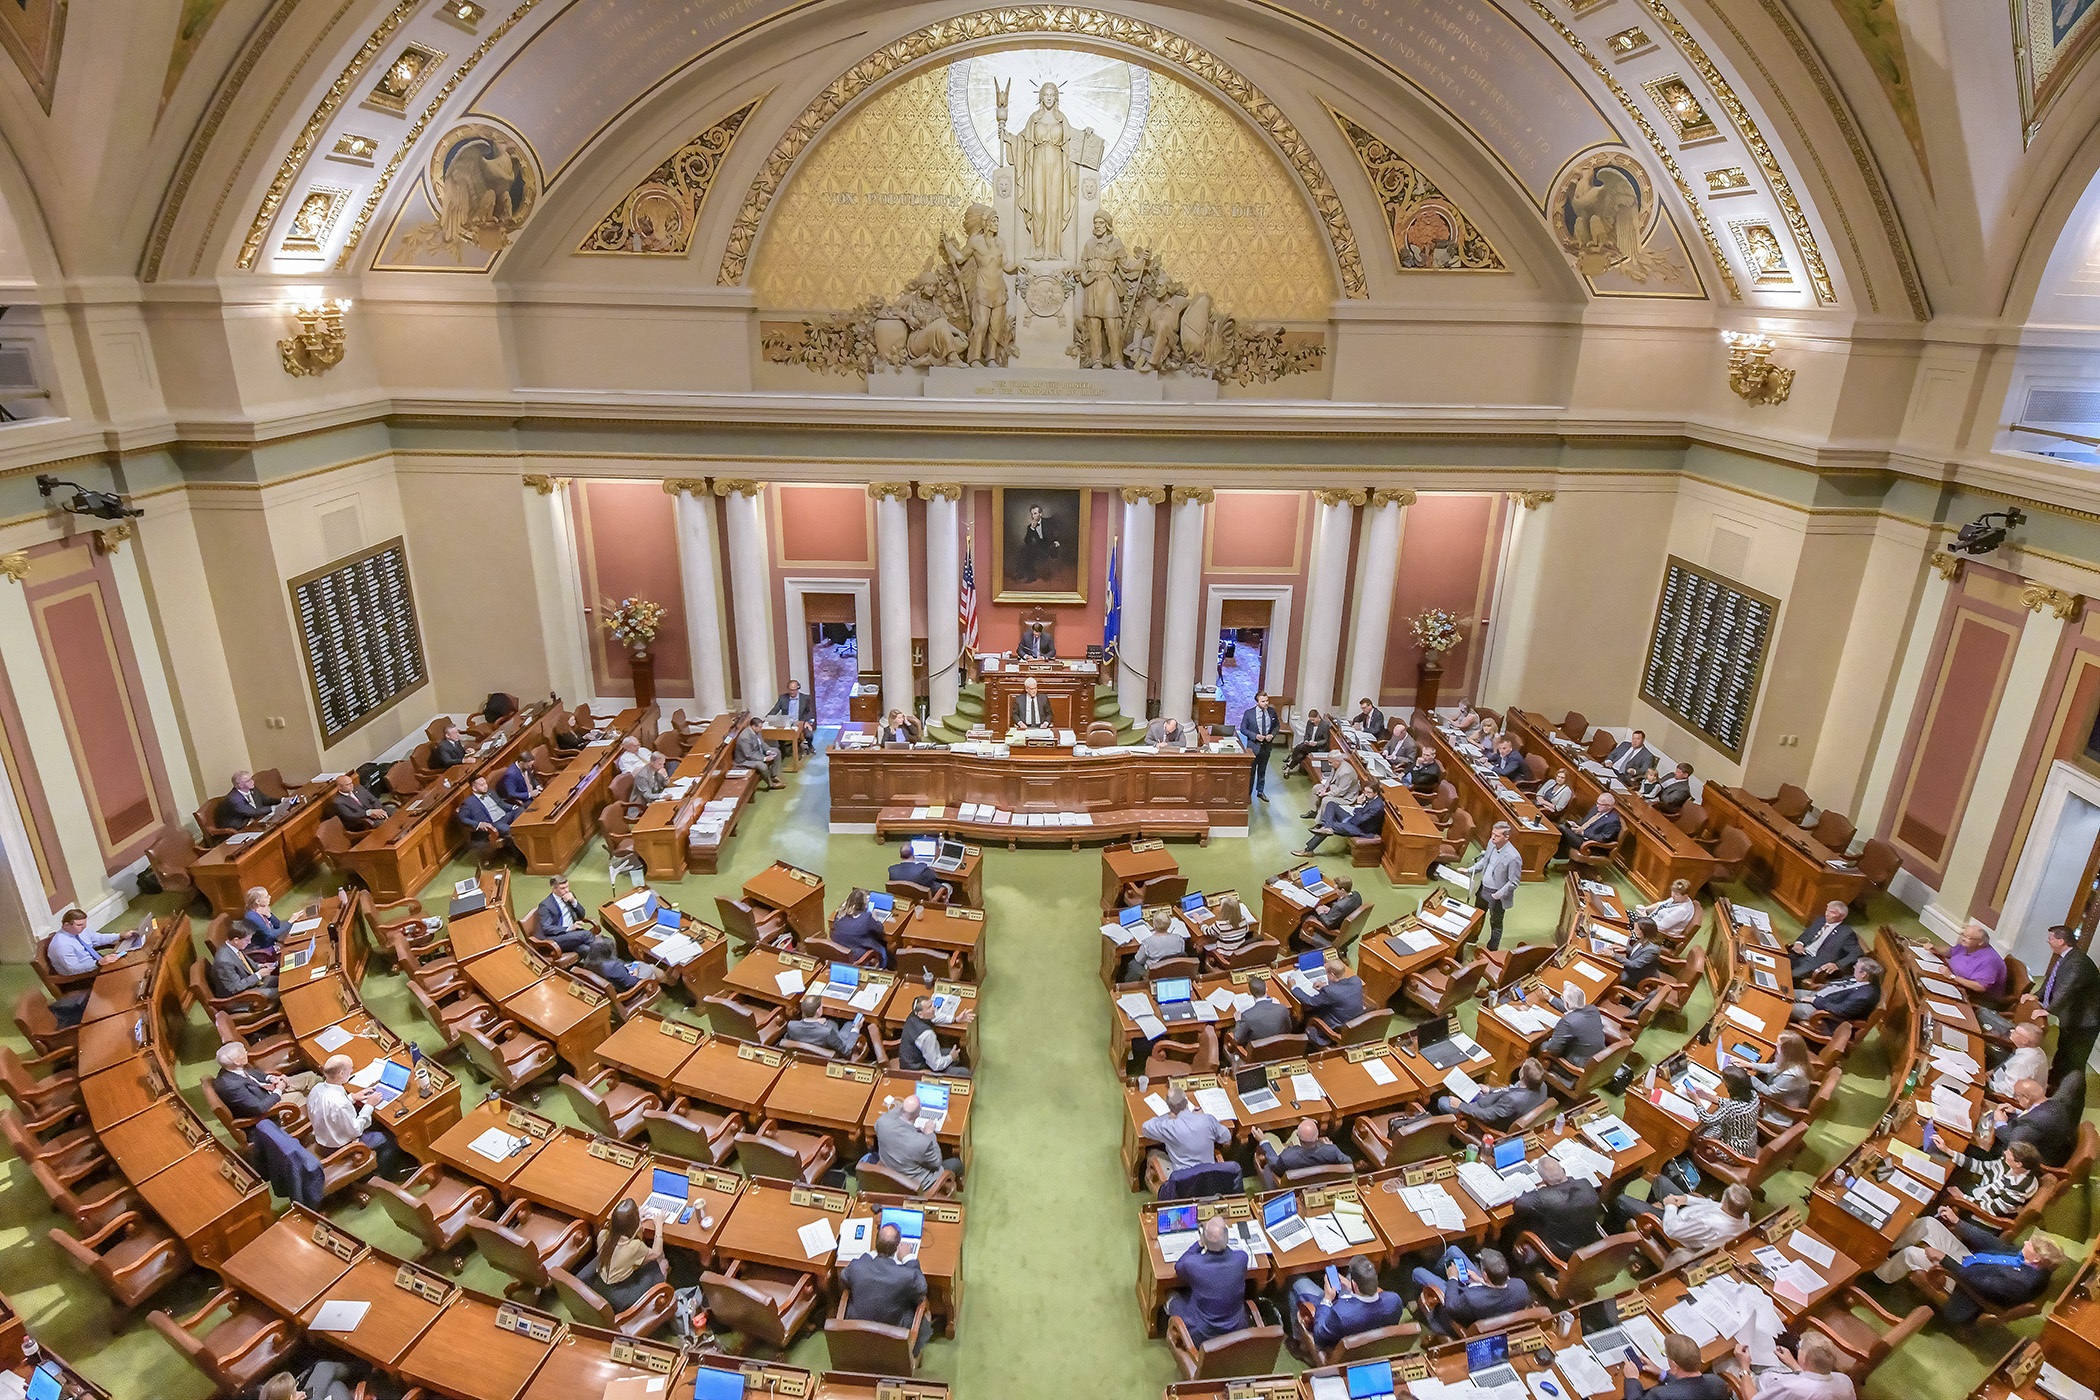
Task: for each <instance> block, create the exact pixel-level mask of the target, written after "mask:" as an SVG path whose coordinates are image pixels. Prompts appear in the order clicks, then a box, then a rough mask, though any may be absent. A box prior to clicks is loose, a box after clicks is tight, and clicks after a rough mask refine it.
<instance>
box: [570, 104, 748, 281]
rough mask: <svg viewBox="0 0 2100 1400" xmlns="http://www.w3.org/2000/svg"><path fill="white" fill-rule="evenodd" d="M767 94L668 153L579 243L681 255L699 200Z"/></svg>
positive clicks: (587, 249) (585, 249)
mask: <svg viewBox="0 0 2100 1400" xmlns="http://www.w3.org/2000/svg"><path fill="white" fill-rule="evenodd" d="M765 100H766V99H765V98H764V97H762V96H761V97H754V98H752V99H751V100H750V101H749V102H746V103H745V104H744V105H743V106H741V107H739V108H737V109H736V110H735V111H734V112H731V113H730V114H729V115H728V116H726V117H724V118H722V119H721V120H720V121H718V122H716V123H715V124H714V125H713V126H710V127H709V128H707V130H705V131H703V132H701V133H700V134H699V135H698V136H695V137H694V138H693V139H692V140H690V141H688V142H686V143H685V144H684V145H683V146H680V147H679V148H678V149H677V150H675V151H673V152H671V154H670V155H668V156H666V157H665V158H664V162H663V164H661V165H659V166H657V167H656V169H654V170H652V171H650V172H649V173H648V175H647V176H645V177H643V179H642V181H641V183H639V184H637V185H636V186H635V187H634V188H633V189H631V190H629V191H628V192H627V197H626V198H625V199H623V200H621V201H620V202H619V204H618V205H616V206H614V208H613V209H612V210H611V211H610V212H609V213H607V214H606V216H605V217H604V218H602V219H600V220H599V221H598V226H597V227H596V228H594V229H592V230H591V231H590V233H588V234H586V235H585V236H584V240H583V242H582V243H580V244H578V245H577V247H576V251H577V252H579V253H612V254H625V255H627V256H629V257H676V258H682V257H684V256H685V255H686V252H687V250H688V249H690V248H691V247H692V244H693V230H694V229H695V228H697V227H698V226H699V222H700V206H701V205H702V204H704V203H706V201H707V192H708V191H709V190H711V189H713V188H714V184H715V176H717V175H719V174H720V173H721V171H722V162H724V161H726V160H727V159H729V151H730V148H731V147H732V146H734V145H736V138H737V135H738V133H740V132H741V131H742V130H743V129H744V125H745V123H746V122H748V121H749V120H750V118H751V114H752V113H753V112H755V111H757V110H758V104H759V103H761V102H763V101H765Z"/></svg>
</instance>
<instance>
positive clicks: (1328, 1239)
mask: <svg viewBox="0 0 2100 1400" xmlns="http://www.w3.org/2000/svg"><path fill="white" fill-rule="evenodd" d="M1305 1223H1306V1224H1307V1225H1309V1226H1311V1227H1312V1234H1313V1243H1314V1244H1316V1245H1318V1246H1319V1248H1320V1252H1321V1253H1322V1254H1340V1253H1341V1252H1342V1251H1343V1250H1345V1249H1347V1248H1348V1247H1349V1237H1348V1236H1347V1235H1345V1234H1343V1233H1342V1227H1341V1226H1339V1225H1337V1224H1335V1222H1334V1217H1333V1216H1332V1215H1308V1216H1306V1217H1305Z"/></svg>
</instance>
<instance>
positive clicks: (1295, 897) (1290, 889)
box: [1269, 880, 1320, 909]
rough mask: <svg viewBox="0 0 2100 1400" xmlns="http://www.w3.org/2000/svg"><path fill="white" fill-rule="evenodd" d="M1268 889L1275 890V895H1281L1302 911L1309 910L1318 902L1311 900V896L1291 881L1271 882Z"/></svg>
mask: <svg viewBox="0 0 2100 1400" xmlns="http://www.w3.org/2000/svg"><path fill="white" fill-rule="evenodd" d="M1269 888H1270V889H1273V890H1275V891H1276V893H1278V894H1280V895H1282V896H1283V897H1284V898H1285V899H1287V900H1289V901H1290V902H1291V903H1293V904H1295V905H1297V906H1299V907H1300V908H1302V909H1310V908H1312V907H1313V906H1314V905H1316V904H1318V903H1319V902H1320V901H1319V900H1317V899H1315V898H1313V896H1311V895H1309V894H1307V893H1306V892H1305V891H1304V890H1302V889H1300V888H1298V885H1297V883H1296V882H1295V881H1292V880H1276V881H1273V882H1271V884H1270V886H1269Z"/></svg>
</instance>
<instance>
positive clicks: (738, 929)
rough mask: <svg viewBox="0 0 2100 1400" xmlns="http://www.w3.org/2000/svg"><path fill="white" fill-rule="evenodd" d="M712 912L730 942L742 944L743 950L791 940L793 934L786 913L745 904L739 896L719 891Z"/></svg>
mask: <svg viewBox="0 0 2100 1400" xmlns="http://www.w3.org/2000/svg"><path fill="white" fill-rule="evenodd" d="M715 915H716V917H717V919H718V920H719V921H720V923H721V925H722V931H723V932H724V933H726V934H728V935H729V938H730V941H731V942H733V943H738V944H741V945H742V946H743V947H744V949H745V950H746V951H748V950H750V949H752V948H766V947H773V946H775V945H778V944H782V943H788V942H792V941H793V935H792V934H791V933H789V932H788V926H787V916H786V915H784V914H782V913H781V912H780V911H779V910H778V909H768V908H766V907H764V906H763V905H754V904H746V903H744V901H742V900H741V899H730V898H727V897H726V896H723V895H719V894H718V895H716V896H715Z"/></svg>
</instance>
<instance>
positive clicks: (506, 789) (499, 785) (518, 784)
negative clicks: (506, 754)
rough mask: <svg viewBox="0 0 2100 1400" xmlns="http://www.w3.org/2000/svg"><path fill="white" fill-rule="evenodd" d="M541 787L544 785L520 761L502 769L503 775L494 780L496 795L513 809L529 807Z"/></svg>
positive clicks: (522, 761)
mask: <svg viewBox="0 0 2100 1400" xmlns="http://www.w3.org/2000/svg"><path fill="white" fill-rule="evenodd" d="M543 786H545V784H543V783H541V782H540V780H539V779H538V778H536V777H534V776H533V774H532V769H531V768H530V767H528V766H527V765H526V764H525V762H524V760H522V759H521V760H519V761H518V762H516V763H513V764H511V765H510V767H508V768H506V769H504V770H503V775H502V776H501V777H499V778H497V779H496V795H497V796H498V797H500V798H502V799H503V800H504V801H505V802H508V803H509V804H510V805H511V806H513V807H530V806H531V805H532V799H533V798H535V797H538V796H539V795H540V789H541V788H542V787H543Z"/></svg>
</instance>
